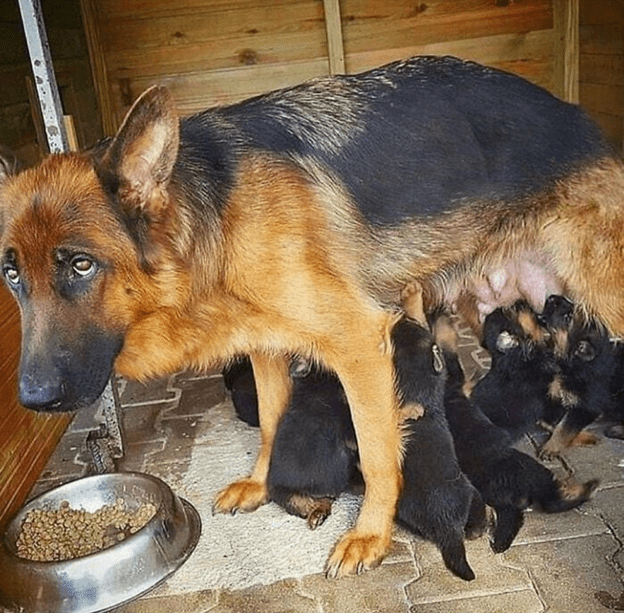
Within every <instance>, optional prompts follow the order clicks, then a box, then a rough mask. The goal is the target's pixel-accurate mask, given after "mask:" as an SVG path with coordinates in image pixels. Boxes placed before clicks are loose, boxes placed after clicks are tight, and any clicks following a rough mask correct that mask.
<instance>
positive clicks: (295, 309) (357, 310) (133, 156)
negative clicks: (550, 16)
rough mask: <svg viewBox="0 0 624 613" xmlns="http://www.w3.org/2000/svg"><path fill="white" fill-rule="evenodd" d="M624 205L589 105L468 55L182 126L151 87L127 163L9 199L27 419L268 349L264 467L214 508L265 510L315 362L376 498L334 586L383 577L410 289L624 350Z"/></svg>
mask: <svg viewBox="0 0 624 613" xmlns="http://www.w3.org/2000/svg"><path fill="white" fill-rule="evenodd" d="M623 188H624V166H623V165H622V162H621V161H620V160H619V159H618V158H617V156H616V154H615V153H614V152H613V151H612V150H611V149H610V148H609V147H608V145H607V144H606V142H605V140H604V139H603V137H602V136H601V135H600V132H599V130H598V129H597V128H596V126H595V125H594V124H593V123H592V122H591V121H590V120H589V119H588V118H587V117H586V115H585V114H584V113H583V112H582V111H581V110H579V108H577V107H576V106H572V105H569V104H566V103H564V102H562V101H560V100H558V99H557V98H555V97H554V96H552V95H550V94H549V93H548V92H546V91H544V90H543V89H541V88H539V87H536V86H534V85H532V84H530V83H528V82H527V81H525V80H524V79H522V78H519V77H517V76H513V75H510V74H507V73H504V72H500V71H496V70H492V69H490V68H486V67H483V66H480V65H477V64H474V63H470V62H464V61H461V60H458V59H455V58H449V57H446V58H438V57H417V58H413V59H409V60H406V61H399V62H396V63H393V64H389V65H387V66H385V67H382V68H379V69H376V70H372V71H369V72H366V73H363V74H359V75H347V76H336V77H326V78H319V79H316V80H313V81H311V82H308V83H305V84H302V85H299V86H296V87H292V88H288V89H283V90H280V91H276V92H273V93H269V94H266V95H262V96H259V97H256V98H252V99H250V100H247V101H245V102H242V103H239V104H234V105H231V106H227V107H221V108H213V109H210V110H207V111H205V112H203V113H200V114H197V115H195V116H192V117H187V118H184V119H180V118H179V117H178V115H177V113H176V111H175V109H174V104H173V100H172V97H171V95H170V94H169V93H168V92H167V90H166V89H164V88H163V87H158V86H156V87H153V88H151V89H149V90H147V91H146V92H145V93H144V94H143V95H141V96H140V98H139V99H138V100H137V101H136V102H135V104H134V105H133V107H132V108H131V110H130V111H129V113H128V115H127V117H126V118H125V120H124V122H123V124H122V126H121V127H120V129H119V131H118V133H117V134H116V135H115V136H114V137H113V138H112V140H111V141H110V142H109V143H108V144H106V145H103V146H102V147H98V148H96V151H95V152H93V153H91V154H89V153H83V154H80V153H70V154H64V155H53V156H51V157H49V158H47V159H46V160H44V161H43V162H42V163H41V164H40V165H39V166H37V167H35V168H33V169H27V170H25V171H24V172H22V173H19V174H17V175H16V176H14V177H11V178H9V179H7V180H6V181H4V182H3V185H2V188H1V189H0V228H1V232H0V255H1V258H2V269H3V272H4V277H5V279H6V282H7V285H8V287H9V288H10V290H11V291H12V292H13V294H14V295H15V297H16V299H17V300H18V302H19V304H20V307H21V313H22V328H23V346H22V357H21V365H20V369H19V395H20V398H21V401H22V403H23V404H24V405H25V406H27V407H30V408H32V409H35V410H45V411H54V410H56V411H61V410H62V411H71V410H76V409H79V408H80V407H82V406H85V405H88V404H90V403H92V402H93V401H94V400H95V399H96V398H98V396H99V394H100V393H101V391H102V389H103V388H104V386H105V384H106V381H107V379H108V377H109V375H110V374H111V372H112V371H113V369H114V370H115V371H116V372H117V373H119V374H120V375H122V376H125V377H128V378H132V379H139V380H144V379H147V378H148V377H152V376H157V375H162V374H163V373H168V372H171V371H175V370H178V369H182V368H187V367H194V368H206V367H209V366H210V367H213V366H215V365H216V364H219V363H221V364H222V363H225V362H226V361H227V360H228V359H230V358H231V357H233V356H236V355H239V354H247V355H249V356H250V357H251V360H252V363H253V368H254V373H255V375H256V383H257V386H258V399H259V413H260V424H261V429H262V445H261V450H260V452H259V456H258V459H257V462H256V465H255V467H254V470H253V472H252V474H251V475H250V476H249V477H247V478H243V479H241V480H239V481H237V482H235V483H233V484H231V485H230V486H229V487H227V488H226V489H225V490H224V491H222V492H221V493H220V494H219V495H218V496H217V498H216V500H215V509H216V510H217V511H220V512H231V511H235V510H237V509H240V510H244V511H251V510H253V509H255V508H257V507H258V506H259V505H261V504H263V503H264V502H266V500H267V487H266V477H267V471H268V466H269V458H270V455H271V447H272V444H273V438H274V435H275V431H276V427H277V424H278V422H279V418H280V417H281V415H282V413H283V411H284V410H285V408H286V406H287V404H288V398H289V394H290V379H289V376H288V360H287V355H289V354H300V355H302V356H305V357H309V358H312V359H313V360H315V361H318V362H319V363H321V364H323V365H324V366H326V367H328V368H330V369H331V370H333V371H334V372H335V373H336V374H337V375H338V377H339V379H340V381H341V383H342V385H343V387H344V389H345V392H346V395H347V397H348V400H349V406H350V408H351V411H352V415H353V421H354V424H355V430H356V432H357V438H358V447H359V451H360V461H361V466H362V472H363V476H364V480H365V482H366V495H365V498H364V502H363V505H362V510H361V512H360V516H359V518H358V521H357V523H356V525H355V526H354V528H353V529H352V530H351V531H349V533H347V534H346V535H345V536H344V537H343V538H342V539H341V540H340V541H339V542H338V543H337V545H336V547H335V548H334V550H333V552H332V553H331V555H330V557H329V561H328V574H329V575H330V576H336V575H342V574H349V573H354V572H356V571H357V570H358V569H362V568H369V567H372V566H375V565H377V564H378V563H379V562H380V561H381V559H382V558H383V556H384V555H385V553H386V552H387V550H388V548H389V545H390V540H391V538H390V535H391V527H392V519H393V517H394V511H395V507H396V503H397V500H398V497H399V492H400V487H401V479H400V464H401V451H400V450H401V436H400V431H399V425H398V418H397V415H398V410H397V398H396V393H395V390H394V371H393V367H392V355H391V351H390V341H389V331H390V329H391V327H392V325H391V324H392V322H393V321H394V316H395V313H394V311H395V310H396V308H397V304H398V303H399V300H400V290H401V288H403V287H404V286H405V285H406V284H408V283H409V282H411V281H413V280H417V281H419V282H421V283H422V285H423V287H424V289H425V295H426V300H427V305H428V308H429V307H432V306H434V305H436V304H438V303H448V304H454V303H456V302H457V303H463V302H466V303H468V304H471V305H472V306H473V307H474V308H475V309H477V310H479V311H480V312H482V313H485V312H487V310H488V309H490V310H491V309H492V308H493V305H496V304H499V303H500V302H501V301H502V300H504V301H507V300H513V299H515V298H516V297H518V295H525V297H526V298H527V299H529V300H530V301H531V303H532V304H533V305H534V306H537V307H541V304H542V303H543V300H544V299H545V298H546V296H547V295H549V294H552V293H564V292H562V291H559V290H561V289H564V290H565V293H566V294H567V295H570V296H571V297H572V298H573V299H574V300H575V301H576V302H578V303H579V304H581V305H583V307H584V309H585V310H586V311H587V312H588V313H589V314H593V315H596V316H598V317H599V318H600V319H601V320H602V321H603V322H604V324H605V325H606V326H608V328H609V329H610V330H611V332H612V333H614V334H624V292H622V285H623V284H622V277H621V275H622V272H621V271H622V270H624V249H623V246H624V237H623V235H622V222H623V220H624V205H623V204H622V193H623ZM466 296H467V297H468V298H466ZM460 298H462V300H461V301H460Z"/></svg>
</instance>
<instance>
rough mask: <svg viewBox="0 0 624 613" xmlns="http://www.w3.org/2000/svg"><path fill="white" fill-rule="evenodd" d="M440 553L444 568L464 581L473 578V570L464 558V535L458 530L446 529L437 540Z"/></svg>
mask: <svg viewBox="0 0 624 613" xmlns="http://www.w3.org/2000/svg"><path fill="white" fill-rule="evenodd" d="M438 547H439V548H440V553H441V554H442V559H443V560H444V564H445V566H446V568H448V569H449V570H450V571H451V572H452V573H453V574H454V575H457V576H458V577H459V578H460V579H463V580H464V581H472V580H473V579H474V578H475V574H474V571H473V570H472V568H470V565H469V564H468V560H467V559H466V547H465V546H464V535H463V534H462V532H461V531H460V530H452V529H451V530H448V532H447V533H446V534H445V535H444V536H443V537H441V538H440V540H439V542H438Z"/></svg>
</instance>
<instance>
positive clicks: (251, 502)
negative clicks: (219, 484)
mask: <svg viewBox="0 0 624 613" xmlns="http://www.w3.org/2000/svg"><path fill="white" fill-rule="evenodd" d="M268 500H269V493H268V490H267V486H266V484H264V483H258V482H257V481H254V480H253V479H251V478H246V479H240V480H238V481H235V482H234V483H231V484H230V485H228V486H227V487H226V488H225V489H223V490H221V491H220V492H219V493H218V494H217V497H216V498H215V501H214V503H213V505H212V512H213V513H231V514H232V515H235V514H236V513H237V512H238V511H243V512H245V513H250V512H251V511H255V510H256V509H257V508H258V507H260V506H262V505H263V504H265V503H266V502H268Z"/></svg>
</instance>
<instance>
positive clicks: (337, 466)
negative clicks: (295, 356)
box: [268, 361, 363, 530]
mask: <svg viewBox="0 0 624 613" xmlns="http://www.w3.org/2000/svg"><path fill="white" fill-rule="evenodd" d="M293 364H294V365H293V366H292V367H291V375H292V376H293V394H292V398H291V400H290V404H289V407H288V410H287V411H286V413H285V414H284V416H283V418H282V420H281V422H280V424H279V427H278V430H277V435H276V439H275V443H274V447H273V453H272V455H271V462H270V465H269V476H268V486H269V496H270V498H271V500H273V501H274V502H276V503H277V504H279V505H280V506H281V507H282V508H284V509H285V510H286V511H287V512H288V513H290V514H291V515H298V516H299V517H303V518H305V519H306V520H307V522H308V526H309V527H310V528H311V529H313V530H314V529H315V528H317V527H318V526H320V525H321V524H322V523H323V522H324V521H325V519H326V518H327V517H328V516H329V514H330V513H331V509H332V503H333V501H334V500H335V499H336V498H337V497H338V496H339V495H340V494H341V493H342V492H345V491H347V490H350V489H357V488H358V486H359V488H360V490H361V487H362V485H363V481H362V476H361V473H360V472H359V469H358V459H359V458H358V453H357V444H356V437H355V431H354V429H353V422H352V421H351V414H350V411H349V404H348V403H347V398H346V396H345V393H344V390H343V388H342V385H341V384H340V382H339V380H338V378H337V377H336V376H335V375H334V374H332V373H329V372H326V371H323V370H320V369H318V368H316V367H314V366H311V365H309V364H307V363H305V362H303V361H299V362H294V363H293Z"/></svg>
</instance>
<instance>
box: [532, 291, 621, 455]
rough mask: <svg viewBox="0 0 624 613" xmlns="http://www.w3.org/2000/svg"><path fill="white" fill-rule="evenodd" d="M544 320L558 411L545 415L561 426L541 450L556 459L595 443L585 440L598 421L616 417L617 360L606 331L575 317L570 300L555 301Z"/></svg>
mask: <svg viewBox="0 0 624 613" xmlns="http://www.w3.org/2000/svg"><path fill="white" fill-rule="evenodd" d="M541 319H542V321H543V323H544V325H545V326H546V327H547V328H548V330H549V331H550V333H551V340H552V346H553V352H554V356H555V359H556V362H557V373H556V375H555V376H554V377H553V380H552V382H551V385H550V386H549V392H548V400H549V406H550V407H554V408H551V410H550V415H546V421H547V422H548V423H556V425H555V427H554V430H552V434H551V436H550V438H549V440H548V441H547V442H546V443H545V444H544V445H543V447H542V449H541V451H540V455H541V456H542V457H544V458H552V457H557V456H560V455H561V454H562V453H563V451H564V450H565V449H566V448H567V447H569V446H570V445H572V444H573V443H576V444H579V443H592V442H595V437H593V435H590V434H588V433H584V434H583V435H582V436H580V435H581V432H582V430H583V429H584V428H585V427H586V426H588V425H589V424H591V423H592V422H593V421H595V420H596V419H597V418H598V417H600V416H608V415H611V414H613V413H614V403H615V398H614V397H613V395H612V385H613V384H612V382H614V381H615V380H616V378H617V365H618V360H617V356H616V353H615V351H614V347H613V345H612V343H611V340H610V338H609V335H608V334H607V333H606V331H605V329H604V328H603V327H602V326H600V325H599V324H597V323H596V322H594V321H592V320H588V319H587V318H586V317H584V316H583V315H581V314H578V313H575V312H574V307H573V305H572V303H570V302H569V301H568V300H567V299H565V298H563V297H560V296H551V297H550V298H549V299H548V300H547V302H546V308H545V309H544V313H543V314H542V318H541ZM561 414H562V416H561V417H560V419H557V420H556V421H555V420H553V416H554V417H556V416H558V415H561Z"/></svg>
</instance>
